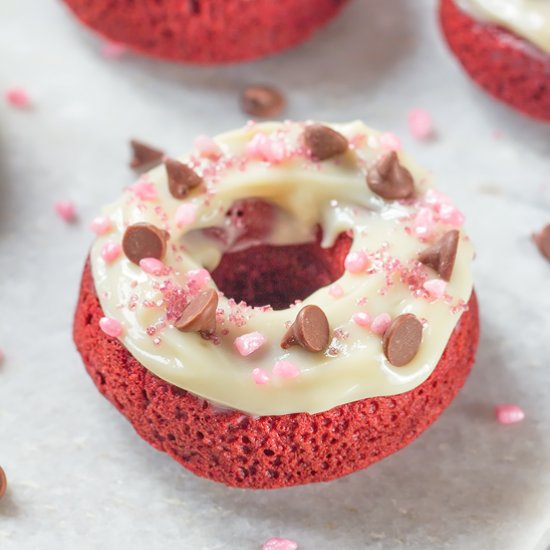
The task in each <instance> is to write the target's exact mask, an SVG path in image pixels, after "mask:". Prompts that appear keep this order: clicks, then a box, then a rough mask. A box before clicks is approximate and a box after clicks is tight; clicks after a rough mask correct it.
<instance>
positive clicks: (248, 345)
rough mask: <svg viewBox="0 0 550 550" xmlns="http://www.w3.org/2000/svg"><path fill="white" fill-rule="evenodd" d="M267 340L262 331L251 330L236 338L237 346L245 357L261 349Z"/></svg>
mask: <svg viewBox="0 0 550 550" xmlns="http://www.w3.org/2000/svg"><path fill="white" fill-rule="evenodd" d="M266 341H267V338H266V337H265V336H264V335H263V334H262V333H261V332H249V333H248V334H243V335H241V336H237V338H235V347H236V348H237V351H238V352H239V353H240V354H241V355H242V356H243V357H246V356H247V355H250V354H251V353H254V352H255V351H256V350H258V349H260V348H261V347H262V346H263V345H264V344H265V343H266Z"/></svg>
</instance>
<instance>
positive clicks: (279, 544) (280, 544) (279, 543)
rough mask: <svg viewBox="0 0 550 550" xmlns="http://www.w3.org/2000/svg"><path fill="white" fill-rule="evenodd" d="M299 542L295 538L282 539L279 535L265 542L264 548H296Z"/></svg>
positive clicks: (289, 549)
mask: <svg viewBox="0 0 550 550" xmlns="http://www.w3.org/2000/svg"><path fill="white" fill-rule="evenodd" d="M297 548H298V544H297V543H296V542H294V541H293V540H289V539H281V538H279V537H273V538H271V539H269V540H268V541H266V542H264V545H263V546H262V550H296V549H297Z"/></svg>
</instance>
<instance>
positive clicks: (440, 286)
mask: <svg viewBox="0 0 550 550" xmlns="http://www.w3.org/2000/svg"><path fill="white" fill-rule="evenodd" d="M422 287H423V288H424V290H425V291H426V292H427V293H428V294H429V295H430V296H431V297H432V298H442V297H443V296H444V295H445V290H446V289H447V283H446V282H445V281H444V280H442V279H431V280H429V281H426V282H425V283H424V284H423V285H422Z"/></svg>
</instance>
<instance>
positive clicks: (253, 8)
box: [65, 0, 347, 63]
mask: <svg viewBox="0 0 550 550" xmlns="http://www.w3.org/2000/svg"><path fill="white" fill-rule="evenodd" d="M346 1H347V0H277V2H273V1H272V0H254V2H250V1H249V0H223V1H222V0H161V1H159V2H153V1H152V0H142V1H140V2H133V1H130V0H109V1H107V0H93V1H92V0H65V3H66V4H67V5H68V6H69V7H70V8H71V10H72V11H73V12H74V14H75V15H76V16H77V18H78V19H80V21H81V22H82V23H84V25H86V26H88V27H90V28H91V29H93V30H94V31H96V32H97V33H99V34H100V35H102V36H104V37H105V38H107V39H109V40H112V41H115V42H120V43H122V44H126V45H128V46H130V47H131V48H133V49H134V50H137V51H139V52H141V53H144V54H146V55H150V56H153V57H159V58H164V59H170V60H173V61H188V62H194V63H223V62H232V61H244V60H249V59H255V58H259V57H263V56H266V55H269V54H273V53H275V52H278V51H280V50H283V49H285V48H289V47H291V46H294V45H295V44H298V43H299V42H301V41H303V40H305V39H306V38H308V36H310V35H311V34H312V33H313V32H314V31H315V29H316V28H317V27H320V26H321V25H323V24H324V23H326V22H327V21H328V20H329V19H331V18H332V17H333V16H334V15H336V13H338V11H339V10H340V9H341V8H342V7H343V5H344V4H345V3H346Z"/></svg>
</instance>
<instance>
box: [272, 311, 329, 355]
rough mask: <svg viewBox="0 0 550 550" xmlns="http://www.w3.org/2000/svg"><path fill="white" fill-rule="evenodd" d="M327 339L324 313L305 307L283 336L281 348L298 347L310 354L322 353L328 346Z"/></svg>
mask: <svg viewBox="0 0 550 550" xmlns="http://www.w3.org/2000/svg"><path fill="white" fill-rule="evenodd" d="M329 337H330V329H329V324H328V319H327V316H326V315H325V313H324V311H323V310H322V309H321V308H320V307H317V306H305V307H303V308H302V309H301V310H300V312H299V313H298V315H297V316H296V321H294V324H293V325H292V326H291V327H290V328H289V329H288V331H287V333H286V334H285V336H284V338H283V340H282V341H281V347H282V348H283V349H287V348H289V347H290V346H295V345H298V346H302V347H303V348H304V349H306V350H307V351H311V352H318V351H323V350H324V349H325V348H326V347H327V346H328V342H329Z"/></svg>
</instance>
